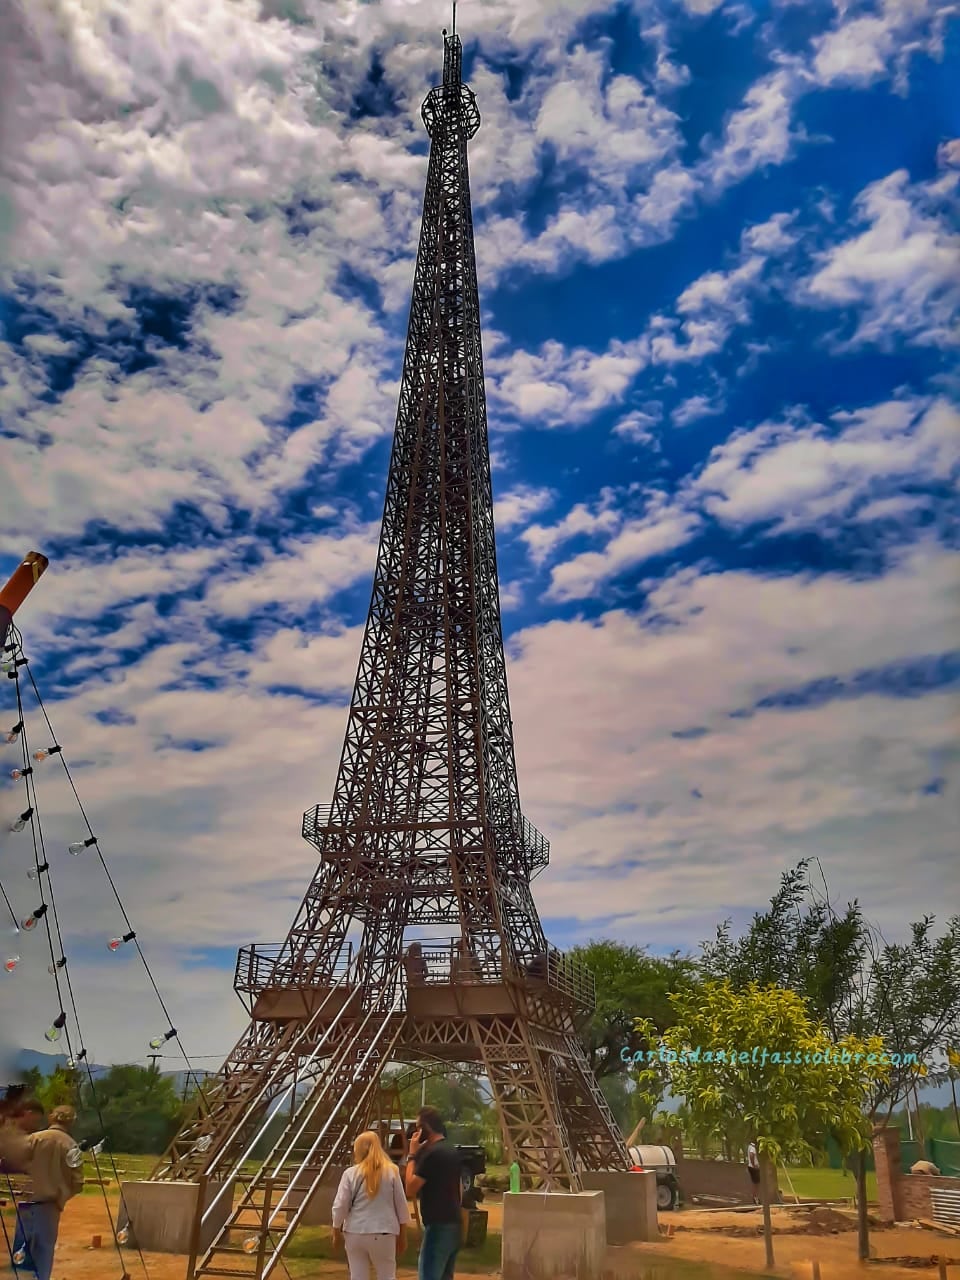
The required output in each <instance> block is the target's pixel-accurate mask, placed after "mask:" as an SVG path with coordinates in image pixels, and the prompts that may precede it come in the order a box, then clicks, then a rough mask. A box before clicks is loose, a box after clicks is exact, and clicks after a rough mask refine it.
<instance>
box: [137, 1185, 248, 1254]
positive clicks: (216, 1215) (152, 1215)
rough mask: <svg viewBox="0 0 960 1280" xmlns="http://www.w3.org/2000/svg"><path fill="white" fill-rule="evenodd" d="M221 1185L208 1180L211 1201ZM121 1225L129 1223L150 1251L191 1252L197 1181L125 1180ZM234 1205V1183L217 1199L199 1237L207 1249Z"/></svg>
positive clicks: (143, 1246) (140, 1242)
mask: <svg viewBox="0 0 960 1280" xmlns="http://www.w3.org/2000/svg"><path fill="white" fill-rule="evenodd" d="M219 1190H220V1186H219V1185H218V1184H215V1183H209V1184H208V1186H207V1195H206V1203H207V1205H209V1204H210V1203H211V1202H212V1201H213V1199H214V1198H215V1196H216V1195H217V1193H218V1192H219ZM122 1191H123V1202H122V1205H121V1209H120V1215H119V1218H118V1221H117V1227H118V1229H122V1228H123V1227H126V1226H129V1227H130V1230H131V1232H132V1234H133V1238H134V1241H135V1243H136V1244H138V1245H139V1246H140V1248H141V1249H143V1250H145V1251H147V1252H150V1253H189V1252H190V1238H191V1235H192V1233H193V1225H194V1219H195V1217H196V1211H197V1193H198V1191H199V1186H198V1184H197V1183H196V1182H124V1183H123V1184H122ZM232 1209H233V1187H232V1186H231V1187H230V1188H229V1190H227V1191H226V1192H225V1193H224V1194H223V1196H222V1197H221V1198H220V1200H219V1201H218V1203H217V1206H216V1209H215V1210H214V1212H213V1214H212V1215H211V1217H210V1220H209V1221H208V1222H207V1224H206V1227H205V1228H204V1230H203V1234H202V1236H201V1239H200V1248H201V1250H204V1249H207V1248H208V1247H209V1246H210V1244H212V1242H213V1238H214V1236H215V1235H216V1234H217V1232H218V1231H219V1230H220V1228H221V1227H222V1226H223V1224H224V1223H225V1222H226V1220H227V1218H228V1217H229V1216H230V1213H231V1211H232Z"/></svg>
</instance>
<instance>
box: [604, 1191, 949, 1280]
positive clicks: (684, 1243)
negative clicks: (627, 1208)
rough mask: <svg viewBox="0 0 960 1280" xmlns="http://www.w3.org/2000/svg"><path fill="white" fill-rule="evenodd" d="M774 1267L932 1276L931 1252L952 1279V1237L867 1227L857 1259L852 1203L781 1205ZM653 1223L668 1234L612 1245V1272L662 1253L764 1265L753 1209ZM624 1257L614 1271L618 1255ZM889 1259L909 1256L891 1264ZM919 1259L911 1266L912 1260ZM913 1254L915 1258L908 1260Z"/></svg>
mask: <svg viewBox="0 0 960 1280" xmlns="http://www.w3.org/2000/svg"><path fill="white" fill-rule="evenodd" d="M771 1213H772V1221H773V1229H774V1241H773V1249H774V1256H775V1258H776V1263H777V1265H776V1272H777V1273H778V1274H780V1275H784V1276H793V1277H797V1278H798V1280H811V1274H812V1268H811V1265H810V1264H811V1261H812V1260H814V1259H815V1260H816V1261H818V1262H819V1263H820V1276H821V1280H846V1278H847V1277H850V1276H855V1277H864V1280H866V1278H867V1277H873V1278H874V1280H927V1278H931V1280H932V1277H936V1276H937V1266H936V1261H935V1260H936V1259H937V1258H938V1257H943V1258H946V1259H947V1263H948V1272H947V1275H948V1277H949V1278H950V1280H960V1236H955V1237H949V1236H947V1235H946V1234H941V1233H939V1232H934V1231H929V1230H926V1229H924V1228H917V1227H903V1226H901V1227H894V1228H883V1227H874V1226H872V1227H871V1228H870V1248H871V1254H872V1258H871V1261H870V1262H869V1263H867V1264H861V1263H860V1262H859V1261H858V1259H857V1228H856V1215H855V1214H854V1212H853V1211H852V1210H842V1209H834V1208H827V1207H823V1208H818V1209H814V1210H812V1211H810V1210H802V1209H792V1208H788V1207H786V1206H784V1207H781V1208H774V1209H772V1210H771ZM660 1222H661V1226H662V1227H663V1226H672V1227H673V1235H672V1237H669V1238H667V1239H661V1240H660V1241H659V1242H657V1243H655V1244H634V1245H629V1246H625V1247H624V1248H622V1249H616V1250H612V1251H611V1252H612V1253H613V1254H614V1255H615V1256H616V1258H617V1263H616V1271H617V1274H623V1275H625V1276H628V1275H629V1274H630V1272H631V1271H632V1270H633V1267H632V1265H630V1264H632V1263H633V1260H634V1259H635V1258H641V1257H642V1258H644V1259H645V1260H651V1259H653V1258H658V1259H662V1258H663V1257H664V1256H667V1257H672V1258H682V1259H684V1260H686V1261H688V1262H703V1263H708V1264H713V1265H716V1266H723V1267H731V1268H734V1269H737V1270H741V1271H756V1272H764V1271H765V1266H764V1261H765V1254H764V1247H763V1236H762V1234H761V1230H762V1217H761V1211H760V1210H759V1209H757V1210H749V1211H747V1212H740V1213H724V1212H722V1211H716V1210H712V1211H705V1210H696V1209H685V1210H682V1211H681V1212H680V1213H675V1214H671V1213H665V1214H661V1216H660ZM621 1256H623V1258H624V1262H625V1263H627V1259H629V1263H627V1265H626V1266H625V1268H624V1269H623V1270H622V1271H621V1266H620V1261H619V1259H620V1257H621ZM892 1259H898V1260H904V1259H910V1260H911V1261H909V1262H907V1263H906V1264H905V1265H904V1263H903V1261H900V1262H899V1264H898V1263H894V1262H892V1261H888V1260H892ZM921 1259H922V1260H923V1265H918V1264H919V1260H921ZM913 1260H917V1261H913Z"/></svg>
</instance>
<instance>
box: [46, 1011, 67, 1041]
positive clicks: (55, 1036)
mask: <svg viewBox="0 0 960 1280" xmlns="http://www.w3.org/2000/svg"><path fill="white" fill-rule="evenodd" d="M66 1025H67V1015H66V1014H65V1013H61V1014H60V1015H59V1016H58V1017H57V1018H55V1019H54V1021H53V1022H52V1023H51V1024H50V1026H49V1027H47V1029H46V1031H45V1032H44V1033H43V1038H44V1039H45V1040H49V1041H50V1043H51V1044H56V1042H57V1041H58V1040H59V1039H60V1036H61V1034H62V1033H63V1028H64V1027H65V1026H66Z"/></svg>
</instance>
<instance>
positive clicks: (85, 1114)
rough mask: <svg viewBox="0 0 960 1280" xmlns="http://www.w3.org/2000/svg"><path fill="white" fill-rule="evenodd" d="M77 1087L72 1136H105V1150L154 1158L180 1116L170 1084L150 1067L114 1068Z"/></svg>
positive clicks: (180, 1105)
mask: <svg viewBox="0 0 960 1280" xmlns="http://www.w3.org/2000/svg"><path fill="white" fill-rule="evenodd" d="M95 1089H96V1098H95V1099H94V1089H93V1088H91V1085H90V1083H89V1081H87V1082H86V1083H85V1084H83V1085H82V1086H81V1090H80V1098H81V1105H82V1116H81V1126H80V1127H79V1128H78V1131H77V1133H78V1137H91V1138H92V1137H98V1136H101V1135H102V1136H103V1137H104V1138H106V1140H107V1143H108V1144H109V1147H110V1150H111V1151H124V1152H128V1153H130V1154H131V1155H160V1154H161V1153H162V1152H163V1150H164V1149H165V1147H166V1145H167V1143H168V1142H169V1141H170V1139H171V1138H172V1137H173V1135H174V1133H175V1132H176V1131H177V1128H178V1127H179V1125H180V1122H181V1120H182V1118H183V1114H184V1103H183V1099H182V1097H181V1095H180V1094H179V1093H178V1091H177V1088H176V1083H175V1081H174V1080H173V1079H172V1078H171V1077H170V1076H164V1075H161V1074H160V1072H159V1071H157V1070H156V1069H155V1068H153V1067H138V1066H117V1067H111V1068H110V1070H109V1071H108V1072H107V1073H106V1074H105V1075H104V1076H101V1077H100V1078H99V1079H97V1080H96V1081H95Z"/></svg>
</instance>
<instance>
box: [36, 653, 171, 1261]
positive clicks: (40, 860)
mask: <svg viewBox="0 0 960 1280" xmlns="http://www.w3.org/2000/svg"><path fill="white" fill-rule="evenodd" d="M14 631H15V643H16V646H17V649H19V650H20V651H21V652H22V637H21V636H20V633H19V632H18V631H16V629H14ZM14 672H15V674H14V687H15V689H16V695H17V718H18V720H19V721H20V723H21V724H22V725H23V728H22V729H21V731H20V745H21V753H22V756H23V761H24V769H25V770H26V769H28V768H31V766H30V743H29V736H28V733H27V727H26V721H25V718H24V714H23V693H22V690H21V688H20V679H19V668H16V667H15V668H14ZM31 679H32V677H31ZM34 687H36V686H35V685H34ZM48 727H49V722H48ZM54 741H56V739H55V738H54ZM35 777H36V775H35V774H34V773H33V772H32V771H31V772H30V773H28V774H26V776H25V778H24V784H25V788H26V795H27V806H28V808H30V809H32V813H31V818H30V832H31V836H32V838H33V857H34V865H35V867H36V870H37V887H38V890H39V893H40V902H41V905H43V906H46V905H48V904H47V900H46V893H45V892H44V881H43V876H44V872H42V871H41V870H40V868H41V866H47V867H48V864H47V857H46V850H45V846H44V843H43V828H42V825H41V822H40V812H39V806H38V803H37V788H36V782H35V781H34V779H35ZM45 874H46V877H47V881H46V883H47V889H48V891H49V895H50V902H49V907H50V910H49V911H45V912H44V915H43V920H44V926H45V930H46V934H47V947H48V950H49V952H50V967H51V969H52V971H53V979H54V983H55V985H56V989H57V1003H58V1005H59V1016H63V1015H64V1007H63V1006H64V1000H63V992H62V991H61V989H60V976H59V975H60V972H61V967H60V965H59V964H58V960H57V956H56V954H55V952H54V946H53V929H52V928H51V923H50V917H51V915H52V916H53V928H54V929H55V930H56V935H57V943H58V946H59V949H60V959H63V960H65V959H66V952H65V949H64V945H63V934H62V932H61V930H60V917H59V914H58V912H57V905H56V898H55V896H54V892H53V881H52V879H51V876H50V871H49V867H48V869H47V871H46V873H45ZM62 972H63V976H64V981H65V983H66V988H67V994H68V997H69V999H68V1003H69V1005H70V1008H71V1012H72V1013H73V1020H74V1023H75V1025H76V1028H77V1036H78V1038H79V1041H80V1049H79V1054H75V1053H74V1049H73V1045H72V1042H71V1037H70V1028H69V1026H68V1025H67V1024H66V1022H65V1023H64V1028H63V1029H64V1035H65V1038H66V1042H67V1052H68V1055H69V1058H68V1060H69V1061H82V1062H83V1063H84V1064H85V1066H86V1069H87V1076H88V1078H89V1082H90V1093H91V1098H92V1100H93V1106H94V1110H95V1111H96V1113H97V1119H98V1120H99V1122H100V1129H101V1132H103V1130H104V1128H105V1125H104V1121H103V1112H102V1110H101V1107H100V1101H99V1098H98V1097H97V1090H96V1085H95V1084H94V1082H93V1073H92V1072H91V1070H90V1064H89V1062H88V1061H87V1057H86V1049H85V1047H84V1044H83V1039H84V1037H83V1029H82V1027H81V1025H80V1014H79V1011H78V1008H77V1001H76V996H75V994H74V990H73V981H72V979H71V977H70V967H69V965H68V964H64V965H63V968H62ZM77 1101H78V1102H80V1101H81V1098H80V1092H79V1086H78V1089H77ZM110 1159H111V1163H112V1164H113V1170H114V1176H115V1177H116V1179H117V1186H118V1187H120V1205H121V1209H122V1210H124V1211H125V1212H128V1211H127V1209H126V1202H125V1200H124V1196H123V1189H122V1187H121V1184H120V1175H119V1173H118V1172H117V1168H116V1163H115V1162H114V1161H113V1156H112V1153H111V1155H110ZM99 1182H100V1190H101V1193H102V1195H103V1203H104V1208H105V1209H106V1211H107V1220H108V1221H109V1223H110V1230H111V1232H112V1234H113V1242H114V1245H115V1247H116V1250H117V1257H118V1259H119V1262H120V1267H121V1272H122V1276H123V1277H125V1276H126V1275H127V1267H126V1261H125V1259H124V1257H123V1250H122V1247H121V1244H120V1237H119V1233H118V1231H117V1226H116V1223H115V1222H114V1219H113V1213H112V1212H111V1209H110V1200H109V1197H108V1195H107V1188H106V1186H105V1185H104V1182H103V1179H102V1178H101V1179H99ZM128 1216H129V1213H128ZM134 1244H135V1245H136V1248H137V1252H138V1253H139V1254H140V1262H141V1265H142V1267H143V1272H144V1275H145V1276H146V1277H147V1280H149V1272H148V1271H147V1263H146V1259H145V1258H144V1256H143V1252H142V1250H141V1249H140V1246H139V1245H138V1244H137V1242H136V1237H134Z"/></svg>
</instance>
